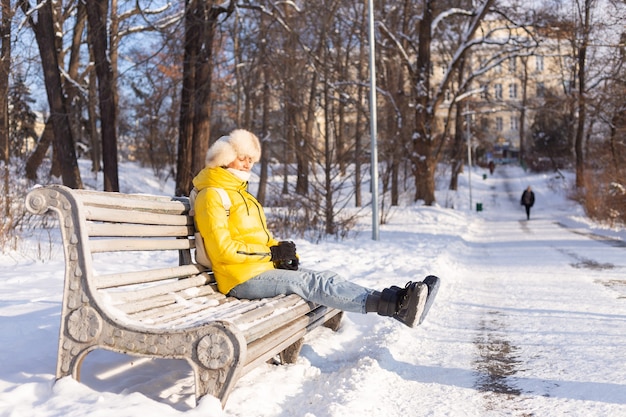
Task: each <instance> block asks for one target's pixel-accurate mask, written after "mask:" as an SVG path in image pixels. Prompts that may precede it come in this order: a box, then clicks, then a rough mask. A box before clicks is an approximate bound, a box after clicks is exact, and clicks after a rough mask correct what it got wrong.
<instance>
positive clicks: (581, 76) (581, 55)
mask: <svg viewBox="0 0 626 417" xmlns="http://www.w3.org/2000/svg"><path fill="white" fill-rule="evenodd" d="M592 2H593V0H585V6H584V10H583V12H584V22H582V31H583V33H582V39H581V44H580V45H579V46H578V126H577V128H576V138H575V142H574V150H575V153H576V187H577V188H582V187H584V186H585V178H584V177H585V166H584V163H585V158H584V149H583V142H584V138H585V122H586V111H587V104H586V103H585V88H587V85H586V77H587V73H586V67H585V66H586V61H587V45H588V44H589V31H590V30H591V28H590V26H589V25H590V19H591V3H592Z"/></svg>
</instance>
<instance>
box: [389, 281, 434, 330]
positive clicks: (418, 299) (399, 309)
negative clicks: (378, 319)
mask: <svg viewBox="0 0 626 417" xmlns="http://www.w3.org/2000/svg"><path fill="white" fill-rule="evenodd" d="M427 298H428V285H426V284H425V283H423V282H411V281H409V282H407V284H406V285H405V287H404V288H400V287H397V286H395V285H394V286H392V287H389V288H385V289H384V290H383V291H382V293H381V296H380V302H379V304H378V314H380V315H381V316H388V317H393V318H394V319H396V320H398V321H400V322H401V323H403V324H405V325H407V326H409V327H415V326H416V325H417V324H419V323H420V322H421V320H423V312H424V307H425V305H426V300H427Z"/></svg>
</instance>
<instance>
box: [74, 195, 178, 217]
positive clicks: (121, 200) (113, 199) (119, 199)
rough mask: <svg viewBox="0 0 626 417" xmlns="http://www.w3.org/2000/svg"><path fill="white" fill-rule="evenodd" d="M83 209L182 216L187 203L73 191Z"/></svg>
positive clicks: (167, 198)
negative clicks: (97, 208)
mask: <svg viewBox="0 0 626 417" xmlns="http://www.w3.org/2000/svg"><path fill="white" fill-rule="evenodd" d="M72 192H73V194H74V195H76V196H77V197H79V199H80V200H81V202H82V203H83V205H84V206H85V207H87V206H101V207H111V206H114V207H117V208H119V209H120V210H143V211H147V212H160V213H169V214H183V213H186V212H187V211H189V202H188V201H187V200H186V199H173V198H172V197H166V196H155V195H147V194H122V193H112V192H106V193H103V192H100V191H93V190H73V191H72Z"/></svg>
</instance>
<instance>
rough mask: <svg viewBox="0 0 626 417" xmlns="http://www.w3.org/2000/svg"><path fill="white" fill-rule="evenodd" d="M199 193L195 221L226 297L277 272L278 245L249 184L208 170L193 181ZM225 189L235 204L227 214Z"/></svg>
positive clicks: (220, 169) (220, 289)
mask: <svg viewBox="0 0 626 417" xmlns="http://www.w3.org/2000/svg"><path fill="white" fill-rule="evenodd" d="M193 185H194V186H195V187H196V188H197V189H198V196H197V197H196V203H195V207H194V209H195V218H196V224H197V227H198V231H199V232H200V234H201V235H202V237H203V240H204V245H205V247H206V250H207V253H208V255H209V258H210V259H211V264H212V266H213V273H214V275H215V280H216V281H217V288H218V289H219V291H220V292H221V293H223V294H228V292H229V291H230V290H231V289H232V288H233V287H235V286H237V285H238V284H241V283H242V282H245V281H247V280H249V279H250V278H252V277H254V276H256V275H258V274H260V273H261V272H265V271H267V270H270V269H274V264H273V263H272V262H271V260H270V259H271V251H270V246H274V245H277V244H278V242H277V241H276V239H274V238H273V237H272V234H271V233H270V232H269V230H268V229H267V221H266V219H265V213H264V212H263V207H261V204H259V202H258V201H257V200H256V198H254V196H252V194H250V193H248V191H247V186H248V183H247V182H245V181H242V180H241V179H240V178H238V177H237V176H235V175H234V174H232V173H231V172H229V171H228V170H226V169H225V168H221V167H217V168H204V169H203V170H202V171H200V173H199V174H198V175H197V176H196V177H195V178H194V179H193ZM213 188H222V189H224V190H226V192H227V193H228V197H229V198H230V201H231V207H230V215H227V214H226V210H225V208H224V204H223V202H222V198H221V197H220V195H219V193H218V191H216V190H215V189H213Z"/></svg>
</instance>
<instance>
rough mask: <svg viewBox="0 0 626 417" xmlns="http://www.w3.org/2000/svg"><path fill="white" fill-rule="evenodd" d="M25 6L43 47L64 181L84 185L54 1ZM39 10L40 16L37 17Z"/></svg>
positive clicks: (71, 184) (26, 13) (73, 184)
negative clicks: (61, 62) (63, 66)
mask: <svg viewBox="0 0 626 417" xmlns="http://www.w3.org/2000/svg"><path fill="white" fill-rule="evenodd" d="M21 7H22V10H23V12H24V14H25V15H26V16H27V19H28V22H29V24H30V26H31V28H32V29H33V31H34V33H35V39H36V40H37V45H38V47H39V54H40V56H41V63H42V66H43V74H44V81H45V85H46V93H47V96H48V105H49V107H50V122H51V123H52V129H53V132H54V146H55V148H56V157H57V158H58V161H59V164H60V167H61V176H62V179H63V184H65V185H67V186H68V187H70V188H82V187H83V184H82V180H81V178H80V171H79V169H78V161H77V159H76V150H75V147H74V145H75V140H74V136H73V133H72V129H71V125H70V120H69V111H68V106H67V102H66V95H65V92H64V89H63V83H62V80H61V73H60V66H59V65H60V61H59V45H58V44H57V42H56V36H55V29H54V26H55V23H54V13H53V9H52V4H51V2H49V1H40V2H39V4H38V6H37V8H36V9H33V8H32V7H31V6H30V4H29V2H28V1H22V3H21ZM35 14H36V15H37V18H34V15H35Z"/></svg>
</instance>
